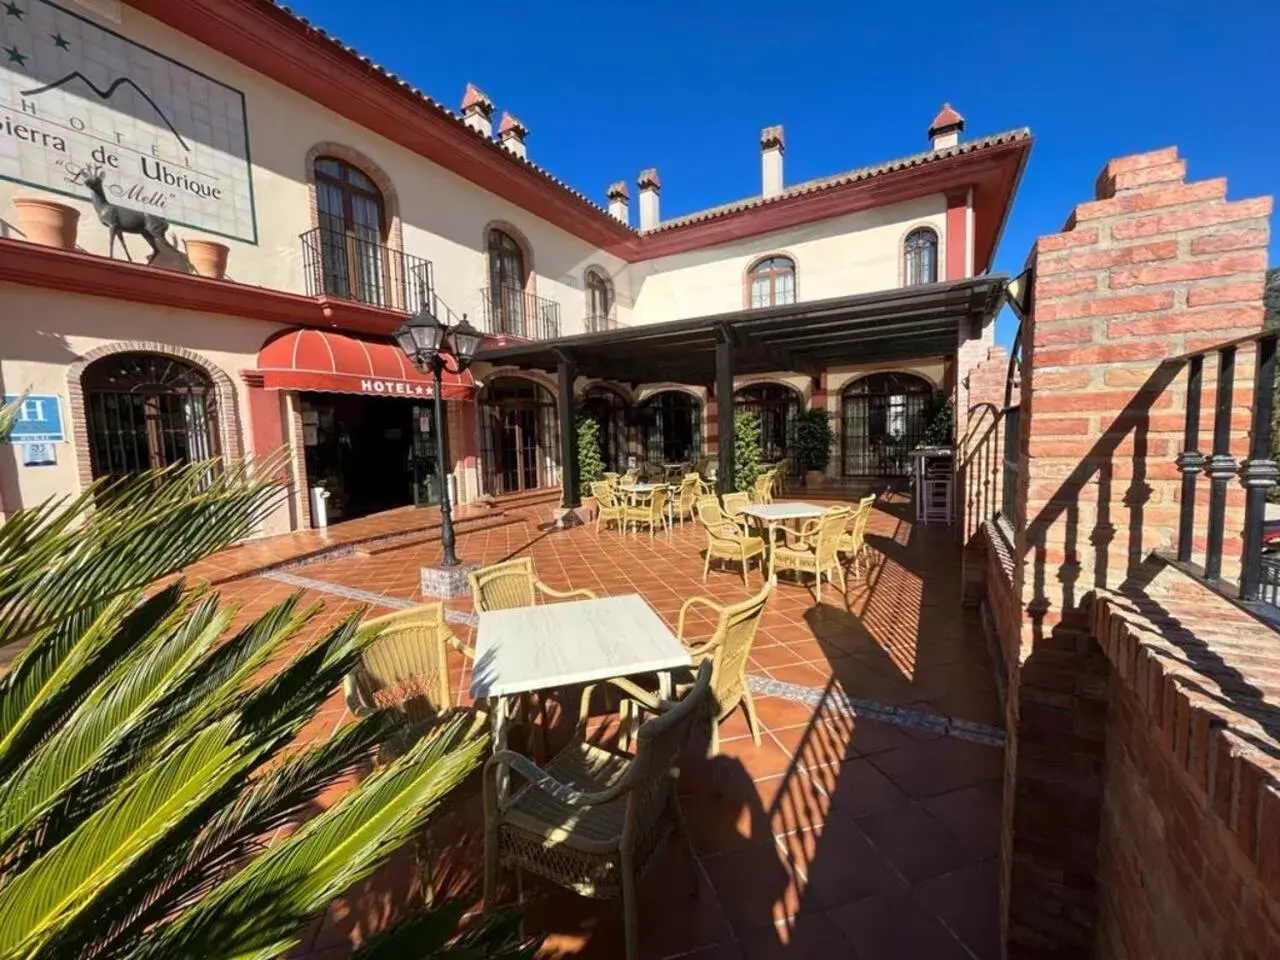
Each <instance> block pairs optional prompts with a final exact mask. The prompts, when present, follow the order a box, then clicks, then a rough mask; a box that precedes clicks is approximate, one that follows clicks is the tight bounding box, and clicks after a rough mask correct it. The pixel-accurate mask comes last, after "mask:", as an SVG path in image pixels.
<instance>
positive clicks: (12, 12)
mask: <svg viewBox="0 0 1280 960" xmlns="http://www.w3.org/2000/svg"><path fill="white" fill-rule="evenodd" d="M4 13H5V16H7V17H17V18H18V19H19V20H21V19H22V16H23V14H25V13H26V11H25V10H23V9H22V8H21V7H20V6H18V5H17V4H16V3H14V2H13V0H9V2H8V3H6V4H5V5H4Z"/></svg>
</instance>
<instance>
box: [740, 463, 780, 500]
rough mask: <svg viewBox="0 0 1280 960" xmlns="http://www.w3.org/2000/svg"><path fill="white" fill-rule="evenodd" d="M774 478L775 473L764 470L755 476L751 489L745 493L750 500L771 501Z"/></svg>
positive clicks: (775, 476) (775, 477)
mask: <svg viewBox="0 0 1280 960" xmlns="http://www.w3.org/2000/svg"><path fill="white" fill-rule="evenodd" d="M776 479H777V474H776V473H774V472H773V471H772V470H766V471H765V472H764V473H762V474H760V476H758V477H756V482H755V483H754V484H752V486H751V490H750V492H749V493H748V494H747V496H748V497H749V498H750V499H751V502H752V503H773V484H774V481H775V480H776Z"/></svg>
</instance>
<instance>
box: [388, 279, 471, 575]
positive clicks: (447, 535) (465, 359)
mask: <svg viewBox="0 0 1280 960" xmlns="http://www.w3.org/2000/svg"><path fill="white" fill-rule="evenodd" d="M481 336H482V334H481V333H480V331H479V330H477V329H476V328H475V327H473V326H472V325H471V324H470V323H468V322H467V317H466V314H463V316H462V322H461V323H459V324H457V326H454V327H448V326H446V325H445V324H443V323H441V322H440V321H439V320H438V319H436V316H435V314H434V313H432V312H431V308H430V307H429V306H427V304H425V303H424V304H423V305H422V309H421V310H419V311H418V312H417V313H416V314H415V315H414V316H412V317H410V318H409V319H408V320H406V321H405V322H404V323H402V324H400V328H399V329H398V330H396V333H395V337H396V340H397V341H398V342H399V344H400V349H401V350H403V351H404V352H405V354H406V355H407V356H408V357H409V359H410V360H412V361H413V365H414V366H415V367H417V368H418V369H419V370H421V371H423V372H424V373H425V372H427V371H428V370H429V371H431V379H432V381H433V383H432V385H433V387H434V391H433V393H434V396H435V411H436V460H437V461H438V462H439V464H440V470H441V481H442V484H443V489H442V492H441V497H440V542H441V543H442V544H443V545H444V566H446V567H456V566H457V565H458V556H457V554H456V553H454V552H453V544H454V535H453V506H452V504H450V503H449V471H448V470H446V469H445V464H446V459H445V457H446V453H445V449H444V403H443V401H442V399H441V397H440V394H441V387H440V374H441V373H443V372H444V370H445V351H446V346H447V347H449V348H451V349H449V351H448V352H450V353H452V354H453V358H454V364H455V369H454V371H453V372H454V373H462V371H463V370H465V369H467V367H469V366H470V365H471V360H472V358H474V357H475V355H476V351H477V350H478V349H480V338H481Z"/></svg>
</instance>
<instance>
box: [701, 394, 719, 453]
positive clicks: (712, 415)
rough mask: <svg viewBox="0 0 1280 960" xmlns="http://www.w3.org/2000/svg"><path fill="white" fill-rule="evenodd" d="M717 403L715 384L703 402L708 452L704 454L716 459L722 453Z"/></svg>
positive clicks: (704, 431) (703, 418)
mask: <svg viewBox="0 0 1280 960" xmlns="http://www.w3.org/2000/svg"><path fill="white" fill-rule="evenodd" d="M718 411H719V404H718V403H716V388H715V384H712V385H711V387H710V388H709V389H708V390H707V399H706V400H705V401H703V404H702V423H703V434H704V435H705V437H706V453H705V454H704V456H707V457H710V458H711V459H712V460H714V459H715V458H716V457H717V456H718V455H719V453H720V419H719V418H720V414H719V412H718Z"/></svg>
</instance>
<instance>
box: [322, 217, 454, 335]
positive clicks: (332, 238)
mask: <svg viewBox="0 0 1280 960" xmlns="http://www.w3.org/2000/svg"><path fill="white" fill-rule="evenodd" d="M301 240H302V269H303V274H304V277H305V282H306V290H307V296H311V297H321V296H324V297H335V298H338V299H341V300H351V301H354V302H356V303H365V304H369V305H370V306H375V307H384V308H386V309H388V310H397V311H400V312H402V313H417V312H418V311H419V310H421V309H422V307H423V306H424V305H428V306H432V307H433V308H434V307H435V306H436V305H437V300H436V298H435V277H434V275H433V271H432V266H431V261H430V260H425V259H423V258H422V257H415V256H412V255H411V254H408V253H405V252H404V251H403V250H395V249H392V248H391V247H388V246H387V245H386V244H383V243H374V242H372V241H370V240H367V239H364V238H361V237H359V236H357V235H355V234H352V233H348V232H346V231H343V230H334V229H331V228H328V227H316V228H314V229H312V230H308V231H307V232H306V233H304V234H302V236H301ZM441 319H442V320H443V319H445V318H443V317H441Z"/></svg>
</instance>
